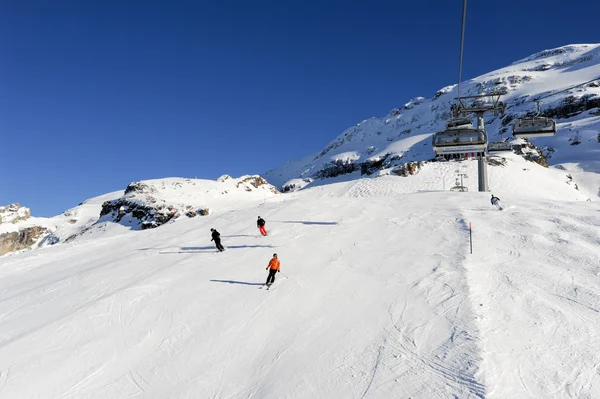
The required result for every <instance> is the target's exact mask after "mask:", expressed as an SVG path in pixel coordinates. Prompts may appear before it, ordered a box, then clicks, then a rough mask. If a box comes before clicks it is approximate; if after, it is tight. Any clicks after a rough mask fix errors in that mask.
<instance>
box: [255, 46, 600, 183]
mask: <svg viewBox="0 0 600 399" xmlns="http://www.w3.org/2000/svg"><path fill="white" fill-rule="evenodd" d="M594 78H599V79H600V44H582V45H571V46H564V47H560V48H557V49H552V50H546V51H542V52H539V53H537V54H534V55H532V56H530V57H527V58H525V59H522V60H519V61H517V62H515V63H513V64H512V65H510V66H508V67H506V68H502V69H499V70H496V71H493V72H490V73H487V74H485V75H482V76H479V77H477V78H474V79H471V80H469V81H466V82H463V83H462V84H461V96H474V95H481V94H492V93H501V94H503V95H502V97H501V101H503V102H504V103H505V104H506V106H507V108H506V113H505V114H504V116H501V115H498V116H495V117H493V116H487V117H486V130H487V132H488V135H489V140H490V141H491V142H494V141H501V140H503V139H505V138H512V137H511V132H512V130H511V123H512V122H514V120H515V119H516V118H518V117H521V116H526V115H533V114H534V113H535V112H537V107H536V106H535V103H534V102H533V100H534V99H537V98H540V97H543V96H547V95H549V97H548V98H546V99H544V100H542V102H541V107H542V115H545V116H549V117H553V118H556V119H557V121H558V134H557V135H556V137H552V138H540V139H535V140H532V142H533V144H535V146H536V147H538V148H539V150H535V153H534V154H530V156H534V158H535V157H537V156H538V155H541V156H542V157H543V158H547V161H548V163H549V164H550V165H560V164H568V165H566V167H567V169H568V168H569V167H570V166H573V165H570V164H572V163H573V162H575V163H577V164H578V168H579V169H583V170H587V171H592V172H600V136H599V135H600V80H597V81H595V82H592V83H589V84H588V85H586V86H584V87H579V88H576V89H573V90H567V91H565V92H560V93H559V91H562V90H564V89H567V88H569V87H570V86H573V85H576V84H580V83H583V82H586V81H589V80H591V79H594ZM553 93H556V94H555V95H552V94H553ZM456 96H457V87H456V85H452V86H447V87H444V88H442V89H440V90H438V91H437V92H436V93H435V94H434V96H433V97H431V98H424V97H417V98H413V99H411V100H410V101H408V102H407V103H405V104H404V105H403V106H402V107H399V108H394V109H392V110H391V111H390V112H389V113H388V114H387V115H386V116H384V117H381V118H371V119H368V120H365V121H362V122H361V123H359V124H357V125H356V126H353V127H351V128H349V129H347V130H346V131H345V132H343V133H342V134H341V135H339V136H338V137H337V138H335V139H334V140H333V141H332V142H331V143H330V144H329V145H327V146H326V147H325V148H324V149H323V150H322V151H321V152H319V153H318V154H316V155H312V156H309V157H307V158H305V159H302V160H298V161H292V162H289V163H287V164H286V165H283V166H282V167H280V168H277V169H274V170H271V171H269V172H267V173H266V174H265V177H266V178H267V180H269V181H270V182H271V183H273V184H276V185H278V186H280V187H282V188H283V189H284V190H290V189H298V188H302V187H306V186H307V185H309V184H311V182H313V181H314V180H321V179H327V178H331V177H336V176H340V175H351V176H352V177H351V178H356V177H357V176H361V175H371V174H377V175H385V174H390V173H394V171H395V169H397V168H398V167H400V168H405V167H406V165H410V163H414V162H418V161H428V160H432V159H433V158H434V154H433V151H432V148H431V136H432V134H433V133H435V132H437V131H440V130H443V129H444V128H445V126H446V123H447V122H448V119H449V117H450V107H451V106H452V104H453V103H455V100H454V98H455V97H456ZM576 143H577V144H576ZM574 144H575V145H574ZM529 152H530V151H529ZM413 168H414V166H413Z"/></svg>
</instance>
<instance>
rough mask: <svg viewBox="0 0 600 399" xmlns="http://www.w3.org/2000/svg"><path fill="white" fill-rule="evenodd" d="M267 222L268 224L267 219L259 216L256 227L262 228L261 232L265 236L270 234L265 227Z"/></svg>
mask: <svg viewBox="0 0 600 399" xmlns="http://www.w3.org/2000/svg"><path fill="white" fill-rule="evenodd" d="M265 224H267V222H265V219H263V218H261V217H260V216H259V217H258V220H257V221H256V227H257V228H258V230H260V234H262V235H263V236H267V235H269V233H267V229H265Z"/></svg>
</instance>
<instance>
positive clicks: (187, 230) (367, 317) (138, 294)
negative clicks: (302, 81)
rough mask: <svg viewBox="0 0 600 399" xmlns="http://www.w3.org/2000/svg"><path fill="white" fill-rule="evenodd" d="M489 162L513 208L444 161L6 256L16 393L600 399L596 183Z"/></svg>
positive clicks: (5, 351) (2, 311)
mask: <svg viewBox="0 0 600 399" xmlns="http://www.w3.org/2000/svg"><path fill="white" fill-rule="evenodd" d="M456 168H459V169H461V168H462V169H464V170H465V171H466V172H467V174H469V175H470V178H469V179H467V180H466V183H467V185H468V187H469V189H470V191H469V192H467V193H456V192H449V191H447V190H448V188H449V187H450V186H451V185H452V184H453V182H454V169H456ZM489 169H490V186H491V187H492V188H493V190H494V191H493V193H494V194H495V195H497V196H499V197H500V198H501V200H502V201H503V203H504V204H505V205H507V209H506V210H505V211H502V212H499V211H496V210H495V209H494V208H493V207H492V206H491V204H490V203H489V193H479V192H476V184H477V182H476V174H475V171H476V162H463V163H455V162H448V163H434V164H427V165H426V166H425V167H424V168H423V169H422V170H421V171H420V172H419V173H418V174H417V175H415V176H411V177H407V178H402V177H392V176H384V177H380V178H376V179H375V178H371V179H355V177H352V178H354V180H352V179H350V177H348V179H349V180H348V181H341V180H340V181H339V182H338V183H334V184H328V185H321V186H319V185H316V186H314V187H312V188H308V189H306V190H302V191H299V192H295V193H291V194H286V195H276V196H271V197H269V198H262V199H259V198H255V199H248V198H247V199H245V200H244V201H239V202H236V201H230V202H228V203H227V204H225V205H223V206H222V207H221V208H220V209H218V211H215V212H214V213H212V214H210V215H209V216H206V217H196V218H193V219H187V218H181V219H178V220H176V221H175V222H174V223H168V224H165V225H163V226H161V227H159V228H157V229H152V230H143V231H135V230H128V229H126V228H125V227H123V226H120V225H115V226H114V228H107V229H106V230H104V231H103V232H99V231H92V232H91V233H90V234H86V235H84V236H82V237H80V238H79V239H77V240H75V241H73V242H69V243H63V244H58V245H54V246H50V247H46V248H41V249H37V250H34V251H29V252H23V253H19V254H14V255H12V256H5V257H2V258H0V398H11V399H12V398H61V399H68V398H78V399H83V398H98V399H99V398H102V399H105V398H130V397H138V398H177V399H182V398H222V399H224V398H230V399H231V398H449V397H450V398H453V397H459V398H596V397H600V355H599V353H600V305H599V302H600V212H599V211H598V206H597V204H598V202H597V201H595V198H594V200H593V201H587V198H588V194H589V193H587V192H586V191H585V190H589V191H590V192H592V191H593V190H594V186H596V184H597V182H598V180H597V175H593V174H589V173H588V172H581V173H582V176H583V175H585V176H586V179H581V180H582V182H581V183H580V187H579V190H576V189H574V188H573V186H572V184H567V183H566V182H565V179H564V175H565V172H564V171H561V170H558V169H546V168H542V167H541V166H539V165H537V164H534V163H531V162H526V161H524V160H523V159H522V158H521V157H518V156H516V155H514V156H513V155H511V156H509V157H508V162H507V165H506V166H504V167H500V166H497V167H492V166H491V167H490V168H489ZM345 177H347V176H345ZM584 180H585V181H590V182H591V183H590V184H589V185H588V184H586V183H585V182H583V181H584ZM596 187H597V186H596ZM444 189H445V190H446V191H443V190H444ZM201 191H202V190H200V189H199V190H198V192H201ZM592 194H593V192H592ZM240 195H242V194H240ZM258 215H261V216H262V217H263V218H265V219H266V221H267V226H266V227H267V229H268V230H269V233H270V235H269V236H268V237H258V231H257V230H256V228H255V220H256V217H257V216H258ZM469 223H472V226H473V254H472V255H471V254H470V253H469V231H468V230H469V229H468V226H469ZM211 227H215V228H216V229H217V230H219V231H220V233H221V235H222V238H223V244H224V246H225V247H226V248H227V250H226V251H225V252H224V253H217V252H216V250H215V248H214V245H212V244H213V243H211V242H210V231H209V229H210V228H211ZM274 252H276V253H277V254H278V255H279V258H280V260H281V267H282V271H281V273H279V275H278V276H277V280H276V282H275V285H274V286H273V289H272V290H270V291H265V290H263V289H259V287H260V286H261V284H262V283H263V282H264V280H265V279H266V277H267V272H266V270H265V267H266V265H267V263H268V261H269V259H270V257H271V255H272V254H273V253H274Z"/></svg>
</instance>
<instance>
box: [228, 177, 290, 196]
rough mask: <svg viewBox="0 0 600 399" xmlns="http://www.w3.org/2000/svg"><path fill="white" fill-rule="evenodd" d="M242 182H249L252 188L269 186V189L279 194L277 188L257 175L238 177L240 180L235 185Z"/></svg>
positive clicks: (238, 185)
mask: <svg viewBox="0 0 600 399" xmlns="http://www.w3.org/2000/svg"><path fill="white" fill-rule="evenodd" d="M243 184H250V185H251V186H253V187H254V188H258V187H260V186H269V187H268V188H269V191H271V192H272V193H275V194H279V190H277V189H276V188H275V187H274V186H271V185H270V184H269V182H268V181H266V180H265V179H263V178H262V177H261V176H259V175H254V176H244V177H242V178H240V181H239V182H238V184H237V185H236V187H240V186H241V185H243ZM246 191H252V189H246Z"/></svg>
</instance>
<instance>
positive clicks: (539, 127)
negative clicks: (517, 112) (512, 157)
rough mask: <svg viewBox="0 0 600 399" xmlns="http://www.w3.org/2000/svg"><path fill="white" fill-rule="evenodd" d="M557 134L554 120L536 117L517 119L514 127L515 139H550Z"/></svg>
mask: <svg viewBox="0 0 600 399" xmlns="http://www.w3.org/2000/svg"><path fill="white" fill-rule="evenodd" d="M555 134H556V122H555V121H554V119H551V118H546V117H541V116H535V117H533V118H521V119H517V121H516V122H515V124H514V125H513V136H514V137H521V138H527V137H550V136H554V135H555Z"/></svg>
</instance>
